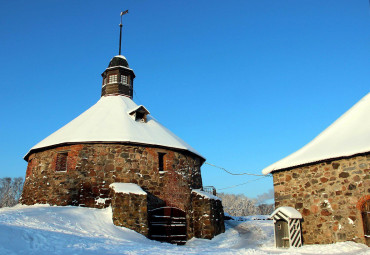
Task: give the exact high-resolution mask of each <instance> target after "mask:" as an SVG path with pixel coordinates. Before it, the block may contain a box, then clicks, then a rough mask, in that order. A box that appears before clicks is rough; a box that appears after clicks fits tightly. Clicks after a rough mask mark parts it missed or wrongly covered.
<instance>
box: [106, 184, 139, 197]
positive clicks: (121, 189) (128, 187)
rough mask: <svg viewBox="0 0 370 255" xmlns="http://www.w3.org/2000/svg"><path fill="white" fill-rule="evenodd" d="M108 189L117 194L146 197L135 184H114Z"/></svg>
mask: <svg viewBox="0 0 370 255" xmlns="http://www.w3.org/2000/svg"><path fill="white" fill-rule="evenodd" d="M109 187H110V188H112V189H113V190H114V191H115V192H117V193H124V194H129V193H131V194H137V195H146V192H145V191H144V190H143V189H142V188H141V187H140V186H139V185H137V184H135V183H123V182H114V183H112V184H111V185H109Z"/></svg>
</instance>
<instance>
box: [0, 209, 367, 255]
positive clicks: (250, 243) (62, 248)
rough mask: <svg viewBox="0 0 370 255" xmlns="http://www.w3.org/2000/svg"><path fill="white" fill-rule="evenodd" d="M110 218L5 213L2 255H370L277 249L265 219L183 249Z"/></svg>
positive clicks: (360, 249) (69, 212)
mask: <svg viewBox="0 0 370 255" xmlns="http://www.w3.org/2000/svg"><path fill="white" fill-rule="evenodd" d="M111 217H112V213H111V208H106V209H93V208H82V207H72V206H68V207H57V206H48V205H36V206H24V205H18V206H16V207H12V208H2V209H0V254H6V255H13V254H30V255H31V254H38V255H46V254H47V255H50V254H76V255H77V254H93V255H95V254H113V255H114V254H129V255H136V254H146V255H147V254H161V255H165V254H225V255H226V254H230V255H231V254H232V255H237V254H362V255H364V254H370V248H368V247H367V246H365V245H362V244H356V243H353V242H344V243H337V244H331V245H306V246H303V247H301V248H291V249H287V250H286V249H276V248H274V236H273V223H272V221H270V220H264V219H265V218H266V217H265V216H253V217H252V216H250V217H237V218H235V219H236V220H229V221H226V232H225V233H224V234H221V235H218V236H216V237H215V238H214V239H212V240H204V239H197V238H193V239H192V240H190V241H188V242H187V244H186V245H184V246H177V245H172V244H167V243H159V242H156V241H152V240H148V239H147V238H145V237H144V236H142V235H140V234H138V233H136V232H134V231H132V230H129V229H126V228H121V227H117V226H114V225H113V223H112V218H111Z"/></svg>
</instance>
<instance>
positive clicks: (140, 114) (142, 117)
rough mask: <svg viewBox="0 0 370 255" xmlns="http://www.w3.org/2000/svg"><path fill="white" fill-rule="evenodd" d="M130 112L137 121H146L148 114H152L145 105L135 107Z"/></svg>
mask: <svg viewBox="0 0 370 255" xmlns="http://www.w3.org/2000/svg"><path fill="white" fill-rule="evenodd" d="M128 114H130V115H131V117H132V118H133V119H134V120H135V121H140V122H144V123H145V122H146V121H147V118H146V116H147V115H148V114H150V112H149V111H148V110H147V109H146V108H145V107H144V106H142V105H139V106H138V107H136V108H135V109H133V110H131V111H130V112H129V113H128Z"/></svg>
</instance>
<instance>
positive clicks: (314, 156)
mask: <svg viewBox="0 0 370 255" xmlns="http://www.w3.org/2000/svg"><path fill="white" fill-rule="evenodd" d="M263 173H264V174H269V173H271V174H272V175H273V181H274V191H275V206H276V207H277V208H278V207H280V206H291V207H294V208H296V209H297V210H298V211H299V212H300V213H301V214H302V216H303V222H302V235H303V242H304V243H305V244H314V243H315V244H326V243H334V242H339V241H355V242H359V243H366V244H367V245H369V242H370V240H369V238H370V213H369V212H370V93H369V94H367V95H366V96H365V97H364V98H363V99H362V100H360V101H359V102H358V103H357V104H356V105H354V106H353V107H352V108H351V109H350V110H348V111H347V112H346V113H345V114H343V115H342V116H341V117H340V118H339V119H338V120H336V121H335V122H334V123H333V124H332V125H330V126H329V127H328V128H327V129H326V130H324V131H323V132H322V133H321V134H320V135H318V136H317V137H316V138H315V139H314V140H312V141H311V142H310V143H308V144H307V145H306V146H304V147H303V148H301V149H300V150H298V151H296V152H295V153H293V154H291V155H290V156H288V157H286V158H283V159H282V160H280V161H278V162H276V163H274V164H272V165H270V166H269V167H267V168H265V169H264V170H263Z"/></svg>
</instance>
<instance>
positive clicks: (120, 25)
mask: <svg viewBox="0 0 370 255" xmlns="http://www.w3.org/2000/svg"><path fill="white" fill-rule="evenodd" d="M127 13H128V10H126V11H124V12H121V14H120V15H121V23H120V24H119V51H118V55H121V42H122V16H123V15H125V14H127Z"/></svg>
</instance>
